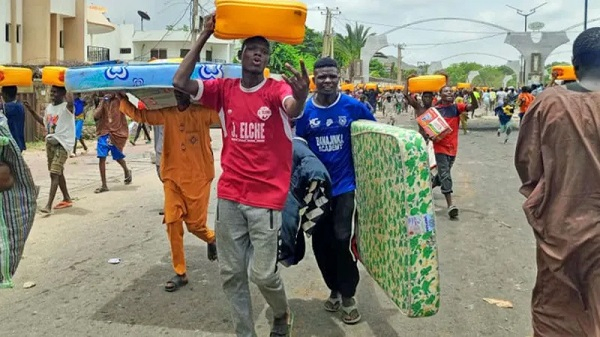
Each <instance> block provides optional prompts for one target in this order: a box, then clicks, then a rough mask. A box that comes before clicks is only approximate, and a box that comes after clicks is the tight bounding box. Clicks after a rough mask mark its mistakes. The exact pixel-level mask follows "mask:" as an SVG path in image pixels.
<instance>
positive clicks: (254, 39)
mask: <svg viewBox="0 0 600 337" xmlns="http://www.w3.org/2000/svg"><path fill="white" fill-rule="evenodd" d="M251 42H258V43H261V44H264V45H265V46H266V47H267V48H269V51H270V50H271V43H269V40H267V39H266V38H265V37H264V36H252V37H249V38H247V39H245V40H244V42H242V50H244V48H245V47H246V45H248V44H249V43H251Z"/></svg>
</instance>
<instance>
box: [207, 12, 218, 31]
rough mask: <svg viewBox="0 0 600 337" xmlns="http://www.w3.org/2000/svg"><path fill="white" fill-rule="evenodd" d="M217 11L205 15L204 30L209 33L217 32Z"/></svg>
mask: <svg viewBox="0 0 600 337" xmlns="http://www.w3.org/2000/svg"><path fill="white" fill-rule="evenodd" d="M215 22H216V19H215V13H212V14H209V15H207V16H205V17H204V31H205V32H208V33H211V34H212V33H214V32H215Z"/></svg>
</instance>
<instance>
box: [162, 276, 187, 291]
mask: <svg viewBox="0 0 600 337" xmlns="http://www.w3.org/2000/svg"><path fill="white" fill-rule="evenodd" d="M186 284H188V279H187V276H185V275H175V276H173V278H172V279H170V280H169V281H167V284H165V290H166V291H168V292H170V293H172V292H174V291H177V290H179V288H181V287H183V286H185V285H186Z"/></svg>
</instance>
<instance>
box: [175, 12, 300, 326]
mask: <svg viewBox="0 0 600 337" xmlns="http://www.w3.org/2000/svg"><path fill="white" fill-rule="evenodd" d="M214 27H215V18H214V15H211V16H209V17H208V18H206V19H205V24H204V30H203V31H202V33H201V34H200V37H199V38H198V41H196V43H195V45H194V46H193V48H192V50H191V51H190V52H188V54H187V55H186V57H185V58H184V59H183V61H182V62H181V65H180V66H179V69H178V70H177V73H176V74H175V77H174V78H173V86H174V87H175V88H176V89H177V90H180V91H183V92H185V93H188V94H190V95H192V97H193V99H194V100H199V101H200V103H202V104H203V105H206V106H207V107H209V108H212V109H215V110H216V111H217V112H218V113H219V118H220V120H221V127H222V129H223V130H222V135H223V150H222V152H221V167H222V169H223V173H222V174H221V178H220V179H219V184H218V188H217V194H218V198H219V199H218V204H217V215H216V224H215V230H216V237H217V252H218V255H219V266H220V269H221V276H222V279H223V290H224V292H225V295H226V296H227V298H228V299H229V301H230V303H231V309H232V312H233V320H234V325H235V331H236V334H237V336H238V337H255V336H256V332H255V329H254V322H253V319H252V303H251V300H250V290H249V287H248V277H249V278H250V280H251V281H252V282H254V283H255V284H256V285H257V286H258V288H259V289H260V291H261V293H262V294H263V296H264V298H265V300H266V301H267V303H269V306H270V307H271V308H272V310H273V316H274V322H273V328H272V330H271V334H270V336H271V337H285V336H289V334H290V331H291V324H292V321H293V316H292V314H291V312H290V310H289V306H288V301H287V297H286V294H285V290H284V286H283V282H282V280H281V278H280V276H279V272H278V270H277V249H278V232H279V228H280V227H281V222H282V218H281V217H282V213H281V211H282V210H283V206H284V204H285V201H286V198H287V194H288V190H289V186H290V177H291V169H292V130H291V127H290V118H295V117H298V116H299V115H300V114H301V113H302V110H303V108H304V102H305V101H306V99H307V97H308V89H309V83H310V79H309V77H308V73H307V71H306V68H305V66H304V64H303V63H302V64H301V66H302V73H300V72H298V71H297V70H295V69H294V68H293V67H291V66H290V65H286V66H287V68H288V69H289V70H290V72H292V73H293V76H291V77H289V78H288V77H284V79H285V82H283V81H277V80H273V79H265V77H264V69H265V67H266V65H267V64H268V63H269V57H270V45H269V42H268V41H267V40H266V39H265V38H264V37H251V38H248V39H246V40H245V41H244V43H243V44H242V50H241V51H240V59H241V63H242V78H241V79H215V80H208V81H200V80H190V76H191V74H192V72H193V70H194V66H195V64H196V62H198V55H199V54H200V51H201V50H202V48H203V47H204V44H205V43H206V41H207V40H208V38H209V37H210V36H211V35H212V33H213V31H214Z"/></svg>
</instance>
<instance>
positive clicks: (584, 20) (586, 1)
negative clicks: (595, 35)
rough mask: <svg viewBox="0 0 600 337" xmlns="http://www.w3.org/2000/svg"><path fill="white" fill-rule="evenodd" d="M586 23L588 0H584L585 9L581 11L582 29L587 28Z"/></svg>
mask: <svg viewBox="0 0 600 337" xmlns="http://www.w3.org/2000/svg"><path fill="white" fill-rule="evenodd" d="M587 23H588V0H585V10H584V12H583V30H587Z"/></svg>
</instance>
